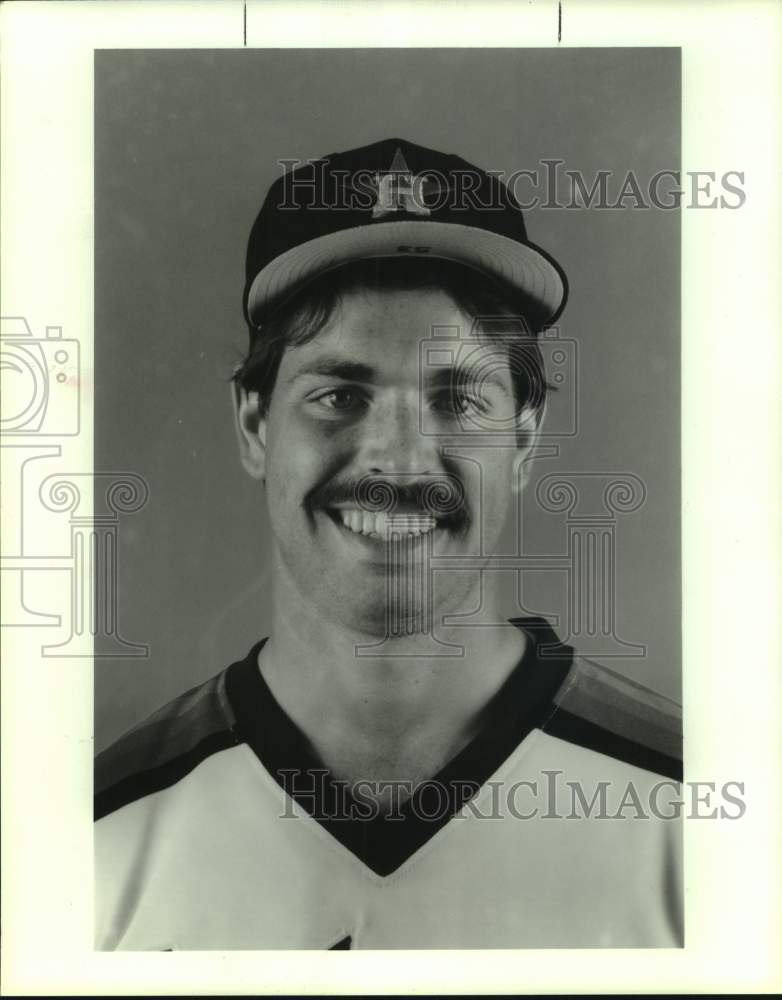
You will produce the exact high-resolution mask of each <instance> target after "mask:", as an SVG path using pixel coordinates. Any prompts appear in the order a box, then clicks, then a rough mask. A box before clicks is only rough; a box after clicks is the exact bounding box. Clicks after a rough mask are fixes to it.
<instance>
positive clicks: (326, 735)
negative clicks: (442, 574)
mask: <svg viewBox="0 0 782 1000" xmlns="http://www.w3.org/2000/svg"><path fill="white" fill-rule="evenodd" d="M282 596H283V595H281V594H279V593H276V594H275V598H276V599H275V604H274V618H273V628H272V631H271V636H270V639H269V641H268V642H267V643H266V645H265V646H264V648H263V650H262V651H261V654H260V657H259V662H260V668H261V671H262V673H263V676H264V678H265V680H266V682H267V684H268V685H269V687H270V689H271V691H272V693H273V694H274V696H275V698H276V699H277V701H278V702H279V703H280V705H281V706H282V708H283V709H284V710H285V711H286V712H287V714H288V715H289V716H290V717H291V719H292V720H293V722H294V723H295V724H296V725H297V726H298V727H299V728H300V729H301V730H302V732H303V733H304V734H305V736H306V737H308V739H309V740H310V743H311V744H312V746H313V749H314V750H315V752H316V754H317V755H318V756H319V757H320V759H321V760H322V762H323V763H324V764H325V765H326V766H327V767H329V768H330V770H332V772H334V773H335V774H337V775H338V776H339V777H343V778H346V779H352V780H356V778H357V777H360V778H363V779H375V778H381V779H391V778H394V779H397V778H403V779H405V780H421V779H422V778H425V777H430V776H432V775H433V774H434V773H435V772H436V771H437V770H439V768H440V767H442V766H443V765H444V764H445V763H446V762H447V761H448V760H449V759H450V758H451V757H452V756H454V754H456V753H458V752H459V750H460V749H462V747H463V746H464V745H466V743H467V742H468V741H469V740H470V738H471V737H472V736H473V735H474V734H475V732H476V731H477V729H478V728H479V726H480V722H481V719H482V712H483V709H484V708H485V707H486V705H487V703H488V702H489V701H490V700H491V698H492V696H493V695H494V694H495V693H496V692H497V690H498V689H499V688H500V687H501V686H502V684H503V682H504V681H505V680H506V679H507V677H508V675H509V674H510V673H511V671H512V670H513V668H514V667H515V666H516V664H517V663H518V661H519V660H520V658H521V656H522V655H523V652H524V648H525V638H524V635H523V633H522V632H520V631H519V630H517V629H514V628H502V627H498V628H486V627H480V628H458V629H456V628H447V627H446V628H438V639H439V640H440V643H442V644H443V645H441V646H438V645H437V644H436V642H435V640H433V639H432V638H431V636H425V635H421V634H414V635H405V636H401V637H399V638H393V639H384V640H383V639H382V637H380V638H379V637H378V636H376V635H367V634H362V633H361V632H358V631H353V630H350V629H348V628H345V627H344V625H342V624H338V623H335V622H333V621H326V620H324V619H323V618H322V617H321V616H320V615H319V614H318V613H317V611H316V610H315V609H313V608H312V607H311V606H302V603H298V602H292V601H290V600H289V597H290V595H285V600H283V599H282ZM483 597H484V602H486V598H487V594H486V593H485V592H484V595H483ZM489 597H490V600H489V602H487V603H488V607H487V621H494V622H497V621H502V618H501V616H499V614H497V613H496V609H494V608H493V603H494V602H492V601H491V595H489ZM463 606H470V605H469V603H468V604H467V605H463ZM291 609H295V611H292V610H291ZM441 617H442V616H441ZM381 641H382V645H381V646H380V647H377V644H378V643H379V642H381ZM372 646H376V649H375V650H373V649H372V648H367V647H372ZM357 647H364V649H363V650H360V651H359V650H357ZM434 650H436V651H438V652H442V653H445V654H449V653H450V654H453V653H457V655H433V651H434ZM373 653H374V654H375V655H371V654H373ZM378 653H380V654H382V655H377V654H378ZM380 772H382V773H380Z"/></svg>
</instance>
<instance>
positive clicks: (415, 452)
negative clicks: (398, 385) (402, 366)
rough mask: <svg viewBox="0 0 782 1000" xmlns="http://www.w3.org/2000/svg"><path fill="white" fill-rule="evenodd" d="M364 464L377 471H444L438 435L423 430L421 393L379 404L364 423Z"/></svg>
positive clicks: (409, 473) (421, 473)
mask: <svg viewBox="0 0 782 1000" xmlns="http://www.w3.org/2000/svg"><path fill="white" fill-rule="evenodd" d="M363 430H364V436H363V440H362V447H361V465H362V467H363V469H364V470H365V471H366V472H367V473H371V474H374V475H382V474H386V475H395V476H410V477H411V478H415V477H419V476H426V475H430V476H431V475H435V474H436V473H438V472H440V471H441V463H440V449H439V445H438V442H437V439H436V438H435V437H433V436H432V435H431V434H425V433H423V427H422V421H421V411H420V406H419V397H418V394H417V393H415V394H413V393H411V394H409V395H404V396H402V395H400V396H397V397H396V398H394V399H389V400H388V401H387V402H386V403H385V405H383V406H381V407H377V409H376V410H375V411H374V413H373V414H372V417H371V418H370V419H369V420H368V421H366V423H365V425H364V428H363Z"/></svg>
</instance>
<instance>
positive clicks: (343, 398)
mask: <svg viewBox="0 0 782 1000" xmlns="http://www.w3.org/2000/svg"><path fill="white" fill-rule="evenodd" d="M312 401H313V402H314V403H317V404H318V406H321V407H323V408H324V409H326V410H331V411H332V412H333V413H350V412H351V411H354V410H356V409H357V408H358V407H360V406H361V405H363V402H364V399H363V397H362V395H361V393H360V392H358V391H357V390H356V389H353V388H348V387H347V386H341V387H340V388H338V389H329V390H328V392H324V393H321V395H319V396H315V397H314V399H313V400H312Z"/></svg>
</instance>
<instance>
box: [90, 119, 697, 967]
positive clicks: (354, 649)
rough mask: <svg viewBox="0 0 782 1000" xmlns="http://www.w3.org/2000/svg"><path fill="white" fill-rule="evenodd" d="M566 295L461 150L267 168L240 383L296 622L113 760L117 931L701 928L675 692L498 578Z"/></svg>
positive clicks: (111, 754)
mask: <svg viewBox="0 0 782 1000" xmlns="http://www.w3.org/2000/svg"><path fill="white" fill-rule="evenodd" d="M564 298H565V282H564V276H563V274H562V272H561V269H560V268H559V266H558V265H557V264H555V263H554V262H553V261H552V260H551V259H550V258H548V257H547V256H546V255H545V254H544V253H543V252H542V251H540V250H539V249H538V248H536V247H535V246H533V245H532V244H531V243H530V242H529V240H528V238H527V235H526V231H525V227H524V222H523V219H522V215H521V211H520V210H519V208H518V207H517V205H516V203H515V202H514V200H513V198H512V197H511V195H510V194H509V192H508V191H507V189H506V188H505V186H504V185H503V184H502V183H501V181H500V180H499V179H498V178H497V177H496V176H491V175H489V174H487V173H485V172H484V171H482V170H480V169H479V168H477V167H473V166H471V165H470V164H468V163H466V162H465V161H463V160H461V159H459V158H458V157H455V156H449V155H444V154H441V153H437V152H435V151H433V150H428V149H424V148H421V147H419V146H416V145H413V144H412V143H409V142H405V141H404V140H401V139H389V140H385V141H383V142H379V143H376V144H374V145H371V146H367V147H364V148H361V149H357V150H352V151H350V152H347V153H343V154H334V155H332V156H329V157H327V158H325V159H323V160H319V161H314V162H313V163H309V164H303V165H300V166H298V167H296V168H295V169H293V170H291V171H289V172H288V173H287V174H286V175H285V176H283V177H282V178H280V179H279V180H278V181H277V182H275V184H274V185H272V188H271V190H270V192H269V194H268V196H267V199H266V201H265V203H264V205H263V207H262V209H261V212H260V214H259V216H258V218H257V221H256V223H255V226H254V227H253V230H252V232H251V235H250V240H249V245H248V253H247V282H246V287H245V294H244V306H245V314H246V318H247V321H248V325H249V329H250V352H249V354H248V357H247V359H246V361H245V363H244V364H243V365H242V367H241V368H240V369H239V371H238V372H237V373H236V376H235V397H236V415H237V431H238V438H239V443H240V451H241V457H242V461H243V464H244V466H245V468H246V469H247V471H248V472H249V473H250V475H251V476H253V477H254V478H255V479H257V480H258V481H259V483H262V484H263V486H264V491H265V494H266V502H267V504H268V509H269V515H270V523H271V530H272V534H273V540H274V592H273V627H272V629H271V632H270V635H269V636H268V637H267V638H266V639H264V640H261V641H260V642H258V643H257V644H256V645H255V646H254V647H253V648H252V649H251V650H250V652H249V654H248V655H247V657H245V659H244V660H240V661H237V662H236V663H234V664H232V665H231V666H230V667H228V668H227V669H225V670H223V671H221V672H220V673H218V674H217V675H216V676H215V677H214V678H213V679H212V680H210V681H207V682H206V683H205V684H202V685H200V686H199V687H197V688H195V689H194V690H193V691H190V692H188V693H187V694H185V695H183V696H181V697H180V698H178V699H176V700H175V701H174V702H172V703H171V704H169V705H167V706H165V707H164V708H162V709H161V710H160V711H159V712H157V713H156V714H155V715H153V716H152V717H151V718H150V719H148V720H147V721H146V722H144V723H142V724H141V725H139V726H137V727H136V728H135V729H134V730H132V731H131V732H130V733H128V734H127V735H126V736H125V737H123V738H122V739H121V740H119V741H118V743H117V744H115V745H114V746H113V747H112V748H110V749H109V750H107V751H106V752H105V753H104V754H102V755H101V757H100V758H99V761H98V768H97V780H96V793H97V794H96V816H97V818H98V823H97V886H96V890H97V906H98V930H97V938H98V947H99V948H105V949H115V948H120V949H136V950H138V949H156V950H169V949H183V950H188V949H239V948H241V949H255V948H309V949H312V948H315V949H319V948H345V949H349V948H444V947H445V948H452V947H459V948H470V947H484V948H496V947H503V948H525V947H653V946H658V947H671V946H680V945H681V944H682V929H681V916H680V909H681V893H680V887H679V877H680V872H679V864H680V853H681V830H680V826H679V824H678V823H677V822H675V820H674V819H673V818H672V817H674V816H675V815H676V809H675V805H676V803H675V795H676V781H677V780H679V779H680V764H679V760H678V757H679V735H678V733H679V729H678V716H677V711H676V706H674V705H673V704H671V703H669V702H667V701H666V700H665V699H663V698H661V697H658V696H656V695H654V694H653V693H652V692H650V691H648V690H646V689H644V688H641V687H639V686H638V685H636V684H633V683H631V682H629V681H627V680H624V679H622V678H621V677H619V676H618V675H616V674H614V673H612V672H611V671H608V670H605V669H603V668H601V667H599V666H597V665H595V664H590V663H586V662H584V661H581V660H579V659H578V658H577V657H575V656H574V652H573V650H572V649H570V648H569V647H567V646H564V645H561V644H560V643H559V641H558V639H557V637H556V636H555V635H554V633H553V632H552V631H551V629H550V627H549V626H548V625H547V624H546V623H545V622H544V621H542V620H540V619H520V620H515V621H514V622H505V621H503V619H502V618H501V616H500V614H499V612H498V608H497V595H496V593H495V592H494V590H495V584H494V580H493V574H492V573H491V572H488V571H486V563H487V560H488V559H489V557H490V556H491V554H492V552H494V551H495V550H496V548H497V546H498V544H499V541H500V537H501V532H502V529H503V526H504V525H505V523H506V521H507V519H508V517H509V516H510V515H511V514H512V513H513V508H514V502H515V497H516V495H517V493H518V491H519V490H520V489H521V488H522V487H523V484H524V476H525V463H526V461H527V459H528V458H529V457H530V454H531V451H532V449H533V447H534V443H535V435H536V432H537V430H538V428H539V426H540V424H541V420H542V417H543V411H544V407H545V400H546V392H547V388H548V387H547V384H546V379H545V373H544V371H543V363H542V357H541V353H540V349H539V345H538V342H537V334H538V333H539V332H540V330H541V329H543V328H544V327H545V326H546V325H547V324H550V323H551V322H553V320H554V319H555V318H556V316H557V315H558V314H559V312H560V311H561V309H562V306H563V303H564ZM478 609H481V611H482V618H481V622H482V623H481V624H474V625H473V626H472V627H465V626H464V625H461V626H460V625H459V616H464V615H465V614H466V613H468V612H472V611H476V610H478ZM672 796H673V798H674V802H673V803H671V802H670V801H669V800H670V799H671V797H672Z"/></svg>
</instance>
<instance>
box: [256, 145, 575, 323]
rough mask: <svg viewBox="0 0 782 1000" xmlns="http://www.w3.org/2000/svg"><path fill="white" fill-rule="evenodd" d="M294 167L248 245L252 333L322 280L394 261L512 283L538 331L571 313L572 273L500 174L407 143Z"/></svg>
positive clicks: (273, 191)
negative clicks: (342, 270) (375, 261)
mask: <svg viewBox="0 0 782 1000" xmlns="http://www.w3.org/2000/svg"><path fill="white" fill-rule="evenodd" d="M282 162H284V163H285V162H286V161H282ZM287 165H288V166H289V167H290V169H288V170H287V171H286V172H285V173H284V174H282V175H281V176H280V177H279V178H278V179H277V180H275V181H274V183H273V184H272V186H271V188H270V189H269V193H268V194H267V196H266V199H265V201H264V203H263V206H262V208H261V210H260V212H259V213H258V217H257V218H256V220H255V223H254V225H253V227H252V230H251V232H250V237H249V241H248V245H247V261H246V265H247V266H246V284H245V289H244V311H245V318H246V319H247V322H248V323H249V324H250V327H251V328H252V327H256V326H258V325H260V324H261V323H262V322H263V320H264V318H265V317H266V316H267V315H268V314H269V313H270V312H271V311H272V310H273V309H275V308H276V307H277V306H278V305H280V304H281V303H283V302H284V301H286V300H287V299H288V298H290V296H292V295H293V294H295V293H296V292H297V291H298V290H299V289H300V288H302V287H303V286H304V285H306V284H307V283H308V282H309V281H311V280H312V279H314V278H316V277H317V276H319V275H320V274H322V273H324V272H326V271H330V270H332V269H335V268H338V267H341V266H342V265H343V264H347V263H350V262H352V261H357V260H366V259H372V258H389V257H390V258H393V257H419V258H427V259H432V258H436V259H445V260H452V261H456V262H459V263H461V264H464V265H467V266H468V267H471V268H473V269H477V270H479V271H482V272H484V273H486V274H488V275H490V276H492V277H494V278H497V279H499V280H501V281H504V282H505V283H506V284H507V285H510V286H512V287H513V288H515V289H516V290H517V291H518V292H519V293H521V295H523V297H524V301H525V303H527V306H528V309H529V308H531V309H532V310H533V311H534V312H535V314H536V315H534V316H532V317H529V318H530V319H532V320H533V321H534V322H535V323H537V324H538V325H545V324H546V323H550V322H553V320H554V319H556V317H557V316H558V315H559V313H560V312H561V311H562V308H563V307H564V303H565V298H566V290H567V282H566V278H565V274H564V272H563V270H562V268H561V267H560V266H559V265H558V264H557V263H556V262H555V261H554V260H553V259H552V258H551V257H550V256H549V255H548V254H546V253H545V252H544V251H543V250H541V249H540V248H539V247H537V246H535V245H534V244H533V243H531V242H530V240H529V239H528V237H527V230H526V227H525V224H524V216H523V213H522V211H521V208H520V206H519V204H518V202H517V201H516V200H515V199H514V197H513V196H512V194H511V192H510V191H509V189H508V187H507V186H506V185H505V184H504V183H503V182H502V181H501V180H500V178H499V176H497V174H496V172H495V173H489V172H487V171H485V170H482V169H481V168H480V167H476V166H473V165H472V164H470V163H468V162H467V161H466V160H463V159H461V158H460V157H458V156H455V155H453V154H449V153H441V152H437V151H436V150H433V149H427V148H425V147H423V146H418V145H416V144H414V143H412V142H408V141H406V140H405V139H399V138H391V139H383V140H382V141H380V142H376V143H373V144H371V145H368V146H362V147H360V148H358V149H351V150H348V151H347V152H343V153H331V154H329V155H328V156H325V157H322V158H320V159H317V160H310V161H306V162H299V161H287Z"/></svg>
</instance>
